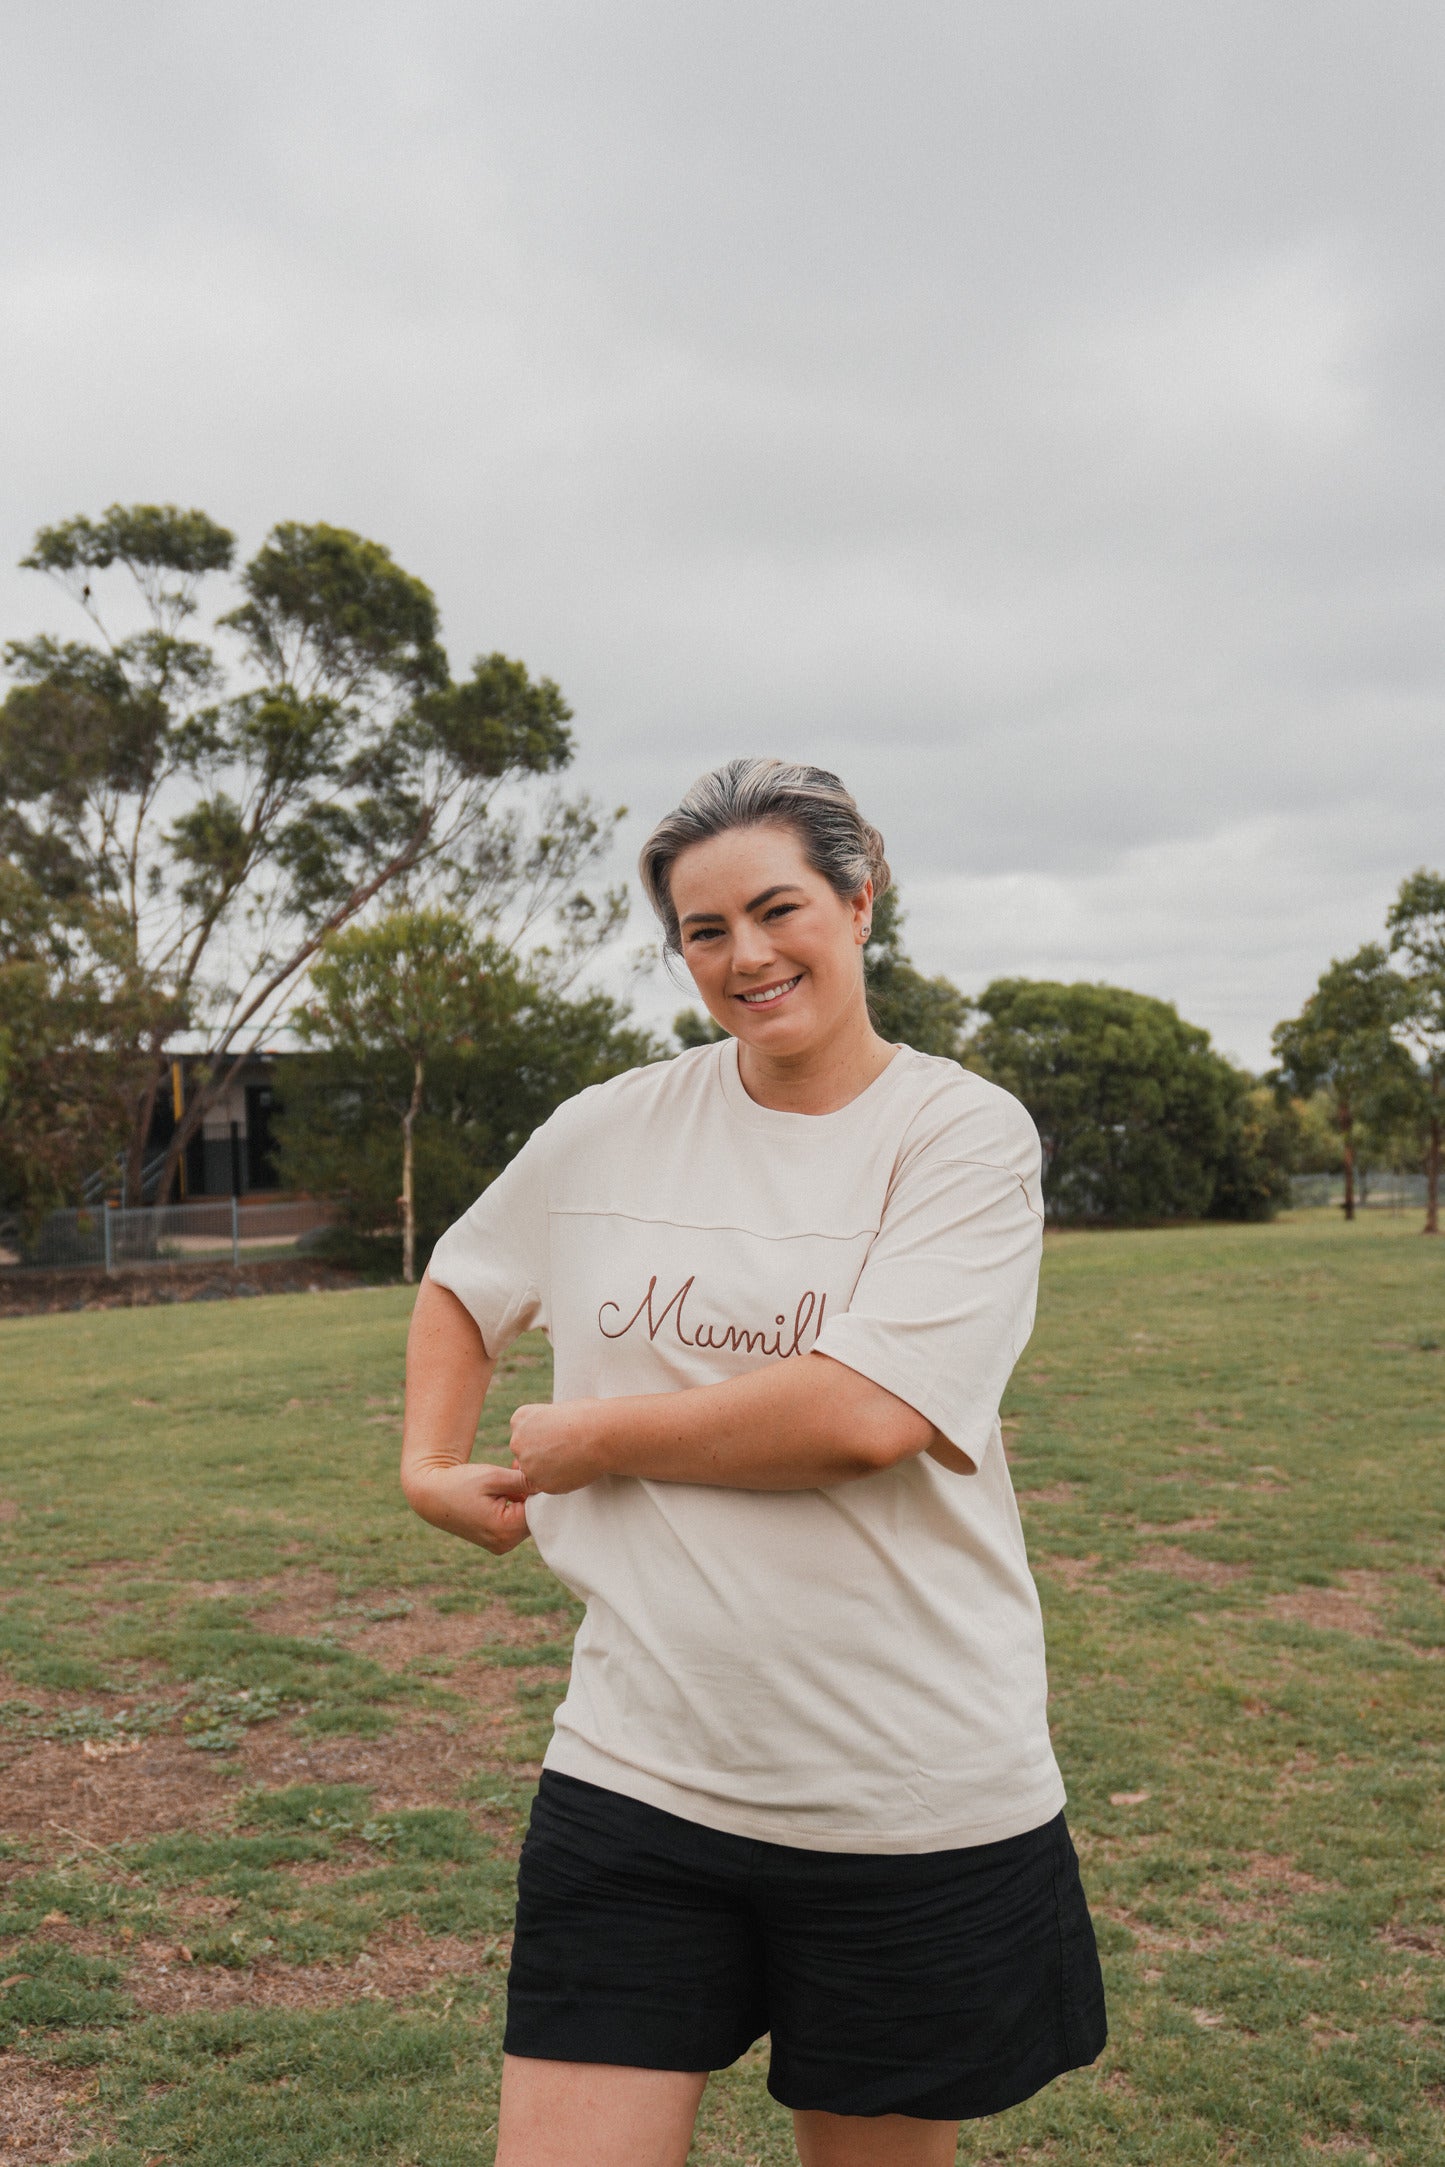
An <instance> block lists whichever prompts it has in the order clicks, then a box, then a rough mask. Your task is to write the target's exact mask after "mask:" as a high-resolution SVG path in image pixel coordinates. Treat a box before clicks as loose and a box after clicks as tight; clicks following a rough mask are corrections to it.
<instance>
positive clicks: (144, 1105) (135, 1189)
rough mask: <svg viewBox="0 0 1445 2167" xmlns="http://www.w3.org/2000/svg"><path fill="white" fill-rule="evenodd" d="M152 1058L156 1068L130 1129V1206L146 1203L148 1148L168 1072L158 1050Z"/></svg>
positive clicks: (127, 1183) (127, 1179)
mask: <svg viewBox="0 0 1445 2167" xmlns="http://www.w3.org/2000/svg"><path fill="white" fill-rule="evenodd" d="M151 1056H152V1059H153V1061H154V1064H155V1065H154V1067H153V1068H152V1070H151V1073H150V1077H149V1079H148V1080H147V1081H146V1082H145V1083H144V1084H142V1085H141V1088H140V1093H139V1095H138V1097H137V1099H136V1102H135V1115H134V1118H133V1120H132V1121H131V1125H130V1142H129V1144H128V1145H127V1146H126V1154H125V1182H124V1195H125V1200H126V1202H127V1203H128V1204H130V1205H136V1204H143V1203H144V1202H145V1198H144V1197H143V1196H142V1195H141V1176H142V1174H143V1173H144V1171H145V1158H146V1145H147V1143H148V1142H149V1141H150V1133H151V1121H152V1119H153V1117H154V1115H155V1110H156V1098H157V1095H158V1093H159V1091H160V1087H161V1079H162V1077H163V1076H164V1075H165V1072H166V1070H165V1063H164V1061H163V1060H162V1059H161V1049H160V1048H159V1047H158V1046H153V1047H152V1048H151ZM156 1201H157V1202H158V1203H162V1204H163V1203H164V1202H165V1198H164V1197H158V1198H157V1200H156Z"/></svg>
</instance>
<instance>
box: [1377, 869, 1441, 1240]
mask: <svg viewBox="0 0 1445 2167" xmlns="http://www.w3.org/2000/svg"><path fill="white" fill-rule="evenodd" d="M1385 923H1386V926H1387V928H1388V930H1389V935H1390V952H1391V954H1392V955H1394V956H1395V957H1396V958H1397V959H1398V961H1399V963H1400V964H1401V965H1402V966H1403V969H1402V972H1401V975H1402V977H1403V980H1404V1001H1403V1003H1402V1008H1401V1014H1400V1018H1399V1022H1398V1025H1397V1030H1398V1032H1399V1035H1400V1037H1401V1038H1402V1039H1403V1040H1404V1041H1405V1043H1406V1044H1407V1045H1408V1046H1409V1048H1410V1050H1411V1052H1412V1053H1413V1054H1414V1056H1415V1058H1416V1059H1417V1061H1418V1062H1419V1066H1420V1081H1421V1093H1420V1096H1421V1103H1422V1107H1423V1122H1422V1126H1423V1128H1424V1132H1425V1134H1424V1142H1425V1225H1424V1229H1423V1231H1424V1232H1425V1233H1426V1234H1438V1233H1439V1231H1440V1152H1441V1131H1442V1128H1445V878H1442V877H1441V875H1440V874H1439V873H1432V872H1428V871H1427V870H1426V869H1425V867H1424V866H1421V868H1420V870H1419V871H1418V872H1415V873H1410V874H1408V875H1407V877H1406V878H1405V879H1404V880H1402V881H1401V883H1400V892H1399V894H1398V895H1397V896H1396V898H1395V900H1394V902H1393V903H1392V904H1391V905H1390V908H1389V912H1388V914H1387V916H1386V921H1385Z"/></svg>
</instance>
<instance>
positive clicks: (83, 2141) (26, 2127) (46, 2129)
mask: <svg viewBox="0 0 1445 2167" xmlns="http://www.w3.org/2000/svg"><path fill="white" fill-rule="evenodd" d="M95 2091H96V2084H95V2079H94V2077H93V2076H90V2075H88V2074H84V2073H81V2072H78V2071H76V2070H74V2069H55V2068H52V2066H51V2065H50V2063H48V2062H37V2061H34V2060H32V2058H31V2057H30V2056H29V2055H28V2054H0V2167H22V2163H24V2167H30V2163H31V2162H34V2163H35V2167H41V2163H42V2162H46V2163H50V2162H56V2161H61V2160H68V2159H75V2158H76V2157H77V2155H78V2154H79V2153H80V2152H81V2151H82V2150H84V2149H86V2148H87V2147H88V2146H89V2144H90V2141H91V2136H92V2132H91V2131H90V2129H89V2128H88V2127H86V2126H85V2124H84V2123H83V2122H82V2121H81V2120H80V2119H79V2110H81V2109H82V2108H84V2107H85V2106H86V2105H87V2104H88V2103H89V2101H90V2100H92V2099H93V2098H94V2097H95Z"/></svg>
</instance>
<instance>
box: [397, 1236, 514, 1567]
mask: <svg viewBox="0 0 1445 2167" xmlns="http://www.w3.org/2000/svg"><path fill="white" fill-rule="evenodd" d="M495 1367H496V1364H495V1363H494V1362H493V1361H492V1359H491V1357H490V1356H489V1354H488V1353H487V1350H486V1348H485V1347H484V1346H483V1344H482V1335H481V1333H480V1332H479V1331H478V1330H477V1327H476V1325H475V1324H474V1323H473V1321H472V1319H471V1317H470V1316H469V1315H468V1313H467V1311H466V1310H465V1309H464V1308H463V1307H462V1304H461V1303H460V1302H459V1301H458V1300H457V1298H456V1296H455V1295H454V1294H452V1293H450V1292H449V1291H448V1289H447V1288H446V1287H439V1286H437V1284H436V1283H435V1281H434V1280H431V1279H423V1280H422V1283H421V1285H420V1287H419V1288H418V1289H417V1297H416V1306H415V1308H414V1309H413V1310H412V1313H411V1330H410V1332H409V1333H408V1335H407V1346H406V1429H405V1435H404V1438H403V1441H402V1448H401V1486H402V1489H403V1491H404V1492H405V1493H406V1501H407V1503H408V1504H409V1505H410V1506H411V1509H412V1511H413V1512H416V1513H419V1514H420V1515H421V1517H422V1519H423V1520H429V1521H430V1522H431V1524H432V1526H433V1527H439V1528H441V1529H443V1530H444V1531H445V1533H446V1534H448V1535H460V1536H461V1538H462V1540H463V1542H474V1543H476V1544H477V1545H478V1546H479V1547H480V1548H481V1549H483V1550H490V1551H491V1552H492V1553H493V1555H494V1556H496V1557H502V1556H504V1555H505V1553H506V1552H507V1551H508V1550H515V1549H516V1547H517V1545H518V1543H519V1542H525V1541H526V1539H527V1532H528V1530H527V1510H526V1504H525V1499H526V1495H527V1484H526V1481H525V1479H524V1477H523V1476H522V1475H521V1474H519V1473H518V1471H517V1469H516V1468H515V1467H492V1466H490V1465H489V1464H488V1463H487V1462H486V1461H485V1460H483V1461H480V1462H479V1463H478V1464H477V1465H476V1466H473V1465H472V1460H471V1451H472V1444H473V1441H474V1440H475V1437H476V1434H477V1421H478V1418H479V1417H480V1415H481V1412H482V1402H483V1401H484V1400H485V1398H486V1396H487V1387H488V1385H490V1383H491V1381H492V1372H493V1370H494V1369H495Z"/></svg>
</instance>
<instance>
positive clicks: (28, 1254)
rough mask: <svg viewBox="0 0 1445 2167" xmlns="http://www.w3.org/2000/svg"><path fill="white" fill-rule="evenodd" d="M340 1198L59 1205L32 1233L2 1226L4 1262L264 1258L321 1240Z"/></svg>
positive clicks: (89, 1266)
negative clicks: (62, 1207) (70, 1208)
mask: <svg viewBox="0 0 1445 2167" xmlns="http://www.w3.org/2000/svg"><path fill="white" fill-rule="evenodd" d="M335 1220H336V1206H335V1205H334V1204H331V1203H327V1202H325V1201H324V1200H321V1199H316V1198H311V1197H297V1198H293V1199H289V1200H286V1201H283V1202H278V1203H274V1204H253V1203H243V1202H242V1201H241V1200H240V1198H239V1197H232V1196H225V1197H215V1198H213V1199H211V1200H209V1201H206V1202H201V1203H193V1204H163V1205H159V1206H148V1207H146V1208H144V1209H141V1208H136V1209H126V1208H124V1207H122V1206H121V1205H118V1204H111V1203H109V1202H106V1201H104V1200H102V1201H101V1202H100V1203H99V1204H96V1205H90V1206H86V1207H83V1208H82V1209H80V1210H78V1211H53V1212H51V1213H50V1215H49V1217H48V1218H47V1219H45V1220H44V1222H43V1223H42V1225H41V1226H40V1228H39V1230H38V1232H37V1233H36V1234H35V1235H34V1236H33V1238H31V1239H30V1240H28V1241H27V1240H24V1239H23V1238H22V1237H21V1234H20V1231H19V1229H18V1227H16V1226H15V1225H13V1224H11V1225H10V1226H8V1227H6V1228H0V1268H3V1267H8V1268H10V1269H16V1268H21V1269H24V1268H29V1269H32V1270H42V1271H44V1270H50V1271H65V1270H70V1271H85V1270H91V1271H93V1270H96V1269H100V1270H102V1271H107V1272H119V1271H129V1270H131V1269H133V1268H134V1267H136V1266H140V1265H147V1264H231V1265H234V1266H237V1267H239V1266H240V1265H242V1264H244V1263H248V1262H250V1263H262V1262H266V1261H269V1260H271V1259H273V1258H285V1257H288V1256H294V1255H296V1254H297V1253H298V1252H302V1251H304V1250H305V1249H307V1248H309V1247H312V1246H314V1243H315V1240H316V1238H317V1237H319V1236H320V1235H321V1234H323V1233H325V1231H326V1229H327V1228H328V1227H329V1226H332V1225H333V1224H334V1223H335Z"/></svg>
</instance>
